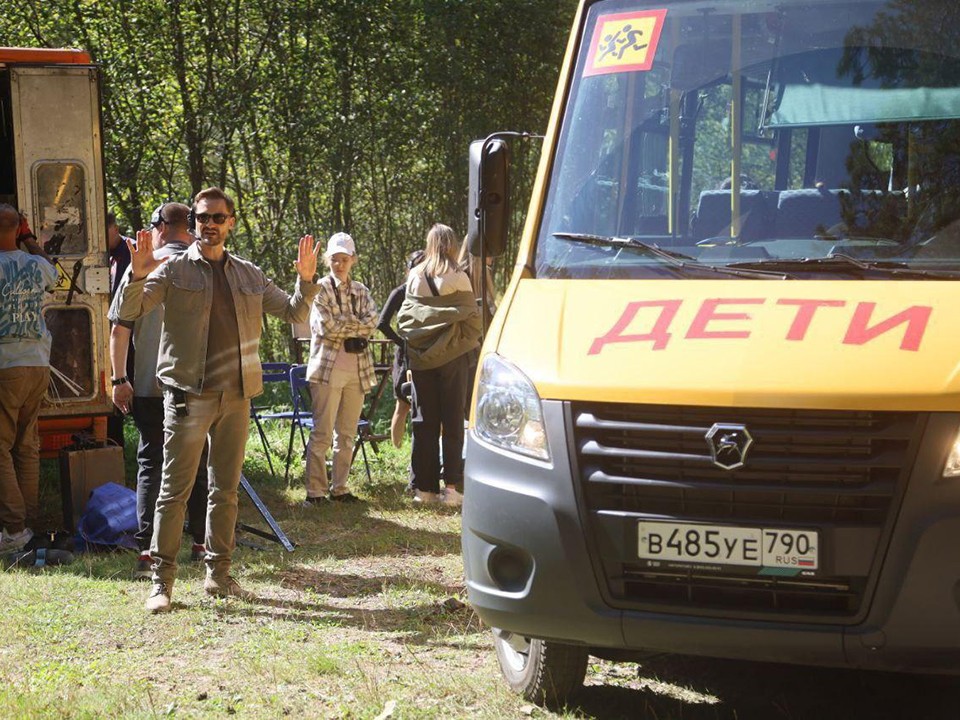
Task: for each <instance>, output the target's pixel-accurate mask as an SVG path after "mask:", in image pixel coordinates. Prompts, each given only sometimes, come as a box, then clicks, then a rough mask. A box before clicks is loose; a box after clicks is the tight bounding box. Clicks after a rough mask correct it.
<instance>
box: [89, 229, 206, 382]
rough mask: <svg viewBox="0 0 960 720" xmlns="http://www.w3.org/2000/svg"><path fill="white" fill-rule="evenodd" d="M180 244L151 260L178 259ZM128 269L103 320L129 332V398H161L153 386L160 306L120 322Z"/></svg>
mask: <svg viewBox="0 0 960 720" xmlns="http://www.w3.org/2000/svg"><path fill="white" fill-rule="evenodd" d="M187 247H188V246H187V245H186V244H185V243H181V242H170V243H167V244H166V245H164V246H163V247H162V248H160V249H159V250H156V251H154V253H153V256H154V257H155V258H157V259H158V260H159V259H160V258H165V257H172V256H173V255H179V254H180V253H182V252H183V251H184V250H186V249H187ZM131 272H132V268H130V267H128V268H127V269H126V271H125V272H124V273H123V277H122V278H121V279H120V283H119V285H118V286H117V294H116V295H114V296H113V302H111V303H110V312H109V313H107V319H108V320H110V322H111V323H113V324H114V325H122V326H124V327H128V328H132V329H133V347H134V349H135V350H136V354H135V355H134V358H133V394H134V397H161V395H162V394H163V393H162V392H161V390H160V385H159V384H158V383H157V356H158V355H159V354H160V333H161V331H162V330H163V305H158V306H157V307H155V308H154V309H153V310H151V311H150V312H148V313H147V314H146V315H144V316H143V317H141V318H139V319H138V320H137V321H136V322H133V323H131V322H129V321H127V320H121V319H120V301H121V300H122V299H123V289H124V288H125V287H126V286H127V284H128V283H129V282H130V273H131Z"/></svg>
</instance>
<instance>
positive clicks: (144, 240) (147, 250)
mask: <svg viewBox="0 0 960 720" xmlns="http://www.w3.org/2000/svg"><path fill="white" fill-rule="evenodd" d="M126 243H127V249H128V250H130V266H131V268H132V269H131V270H130V274H131V277H130V279H131V280H143V279H144V278H145V277H146V276H147V275H149V274H150V273H152V272H153V271H154V270H156V269H157V268H158V267H160V266H161V265H163V264H164V263H165V262H166V261H167V260H169V259H170V258H169V257H165V258H161V259H160V260H157V259H156V258H155V257H154V256H153V233H151V232H150V231H149V230H137V244H136V245H134V244H133V242H131V241H130V239H129V238H127V239H126Z"/></svg>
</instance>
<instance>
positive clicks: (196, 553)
mask: <svg viewBox="0 0 960 720" xmlns="http://www.w3.org/2000/svg"><path fill="white" fill-rule="evenodd" d="M206 558H207V548H206V546H205V545H204V544H203V543H194V544H193V545H191V546H190V560H191V561H192V562H203V561H204V560H206Z"/></svg>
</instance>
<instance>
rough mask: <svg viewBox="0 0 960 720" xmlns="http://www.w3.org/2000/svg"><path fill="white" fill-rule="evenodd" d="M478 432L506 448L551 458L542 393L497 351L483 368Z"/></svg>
mask: <svg viewBox="0 0 960 720" xmlns="http://www.w3.org/2000/svg"><path fill="white" fill-rule="evenodd" d="M474 431H475V432H476V433H477V435H478V436H479V437H481V438H482V439H483V440H485V441H486V442H488V443H490V444H491V445H495V446H497V447H499V448H503V449H504V450H510V451H511V452H516V453H521V454H523V455H529V456H530V457H534V458H537V459H538V460H549V459H550V448H549V446H548V445H547V433H546V429H545V428H544V426H543V410H542V408H541V406H540V395H539V394H537V390H536V388H535V387H534V386H533V383H532V382H530V380H529V379H528V378H527V376H526V375H524V374H523V373H522V372H520V371H519V370H518V369H517V368H516V367H514V366H513V365H512V364H511V363H509V362H507V361H506V360H504V359H503V358H502V357H500V356H499V355H495V354H493V353H491V354H489V355H487V356H486V357H485V358H484V359H483V365H482V366H481V368H480V380H479V382H478V384H477V409H476V413H475V422H474Z"/></svg>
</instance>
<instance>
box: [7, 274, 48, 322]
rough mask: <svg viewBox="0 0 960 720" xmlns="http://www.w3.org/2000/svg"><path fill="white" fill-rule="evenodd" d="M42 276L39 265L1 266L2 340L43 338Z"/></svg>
mask: <svg viewBox="0 0 960 720" xmlns="http://www.w3.org/2000/svg"><path fill="white" fill-rule="evenodd" d="M45 284H46V281H45V280H44V277H43V273H42V272H41V270H40V267H39V266H38V265H37V263H33V262H31V263H27V264H25V265H21V264H19V263H2V264H0V308H2V312H0V338H24V339H29V340H40V339H41V338H43V337H44V324H43V315H42V314H41V304H42V303H43V292H44V285H45Z"/></svg>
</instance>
